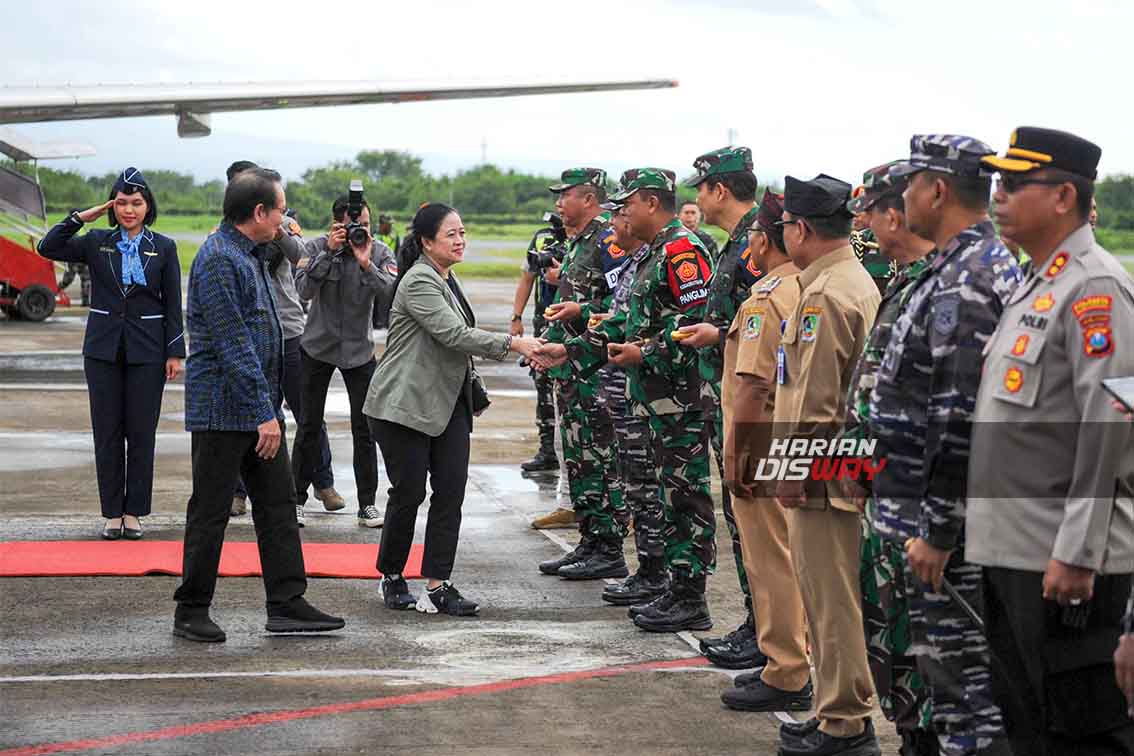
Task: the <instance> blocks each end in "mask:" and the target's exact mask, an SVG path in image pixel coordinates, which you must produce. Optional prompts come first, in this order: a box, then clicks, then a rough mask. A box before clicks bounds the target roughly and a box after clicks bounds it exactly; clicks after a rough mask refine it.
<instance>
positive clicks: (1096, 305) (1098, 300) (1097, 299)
mask: <svg viewBox="0 0 1134 756" xmlns="http://www.w3.org/2000/svg"><path fill="white" fill-rule="evenodd" d="M1113 304H1114V300H1113V299H1111V297H1109V296H1108V295H1106V294H1093V295H1091V296H1089V297H1083V298H1082V299H1076V300H1075V302H1074V303H1073V304H1072V305H1071V312H1073V313H1074V314H1075V317H1076V318H1077V319H1079V320H1082V319H1083V317H1084V316H1085V315H1086V314H1087V313H1089V312H1110V308H1111V306H1112V305H1113Z"/></svg>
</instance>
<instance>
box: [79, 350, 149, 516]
mask: <svg viewBox="0 0 1134 756" xmlns="http://www.w3.org/2000/svg"><path fill="white" fill-rule="evenodd" d="M83 372H84V373H86V376H87V390H88V393H89V395H90V404H91V428H92V429H93V431H94V446H95V470H96V472H97V474H98V497H99V500H100V502H101V503H102V516H103V517H108V518H109V517H121V516H122V515H123V514H129V515H134V516H136V517H145V516H146V515H148V514H149V513H150V505H151V503H152V500H153V489H154V439H155V436H156V435H157V424H158V418H159V417H160V416H161V395H162V392H163V391H164V390H165V363H164V362H153V363H146V364H143V365H129V364H127V363H126V358H125V355H124V354H120V355H119V359H118V360H116V361H114V362H109V361H107V360H96V359H94V358H92V357H87V358H85V359H84V360H83Z"/></svg>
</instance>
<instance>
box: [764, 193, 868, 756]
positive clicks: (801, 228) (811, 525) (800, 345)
mask: <svg viewBox="0 0 1134 756" xmlns="http://www.w3.org/2000/svg"><path fill="white" fill-rule="evenodd" d="M784 186H785V191H784V214H783V220H782V221H781V224H782V225H783V229H784V245H785V247H786V248H787V251H788V254H789V255H790V256H791V259H792V262H794V263H795V264H796V265H797V266H799V268H800V269H801V270H802V271H803V272H802V273H801V274H800V275H799V277H798V279H797V281H798V283H797V284H796V285H797V286H798V287H799V289H800V290H801V294H800V297H799V303H798V304H797V305H796V308H795V311H794V312H793V313H792V315H791V317H790V318H789V319H788V321H787V323H786V325H785V326H784V333H783V337H782V339H781V343H780V346H781V349H780V353H779V356H778V359H777V371H776V372H777V375H776V379H777V381H776V382H777V383H778V384H779V385H778V388H777V395H776V407H775V414H774V418H775V427H774V428H773V433H774V435H775V438H776V439H777V440H783V439H788V440H798V439H804V440H809V441H810V440H820V439H831V438H833V437H834V436H835V435H836V433H837V432H838V430H839V428H840V427H841V426H842V423H843V419H844V418H845V417H846V407H845V404H846V396H847V388H848V387H849V385H850V379H851V374H852V372H853V371H854V366H855V363H856V362H857V360H858V357H859V355H860V354H861V353H862V350H863V347H864V346H865V344H866V340H867V337H868V335H869V333H870V328H871V326H872V325H873V323H874V316H875V314H876V313H877V311H878V303H879V300H880V297H879V294H878V287H877V286H875V285H874V281H873V280H872V279H871V278H870V274H868V273H867V272H866V270H865V269H864V268H863V267H862V264H861V263H859V262H858V259H857V258H856V257H855V254H854V251H853V250H852V249H851V247H850V240H849V235H850V226H851V215H850V213H849V212H848V211H847V208H846V205H847V201H848V200H849V199H850V190H851V186H850V184H848V183H846V182H844V181H839V180H838V179H836V178H832V177H831V176H828V175H826V174H820V175H819V176H816V177H815V178H814V179H812V180H811V181H800V180H799V179H797V178H795V177H793V176H787V177H786V178H785V179H784ZM776 499H777V500H778V501H779V503H780V504H781V505H782V506H784V507H787V508H789V509H790V511H789V513H788V538H789V540H790V542H791V558H792V562H793V565H794V567H795V574H796V577H797V579H798V580H799V588H800V593H801V594H802V596H803V606H804V610H805V612H806V615H807V628H808V635H809V637H810V638H811V654H812V658H813V660H814V663H815V674H816V678H815V698H816V701H815V713H816V719H817V720H818V721H817V722H815V721H813V722H811V723H808V724H804V725H802V726H799V727H793V726H790V725H785V726H784V727H783V728H781V738H782V742H783V745H782V747H781V750H780V753H781V754H784V755H785V756H797V755H799V754H824V755H829V754H844V753H845V754H855V756H859V755H860V754H877V753H880V751H879V750H878V740H877V738H876V737H875V735H874V728H873V726H872V725H871V724H870V717H869V715H870V710H871V703H870V696H871V694H872V692H873V686H872V684H871V678H870V667H869V665H868V663H867V659H866V645H865V643H863V642H862V635H861V628H862V606H861V596H860V591H859V582H858V564H859V539H860V537H861V524H860V521H859V517H860V513H859V511H858V510H857V509H856V508H855V506H854V505H853V504H852V503H850V502H849V501H847V500H846V499H844V498H843V497H842V495H841V492H840V488H839V481H837V480H831V481H810V480H808V481H806V482H804V481H785V480H781V481H779V483H778V484H777V486H776Z"/></svg>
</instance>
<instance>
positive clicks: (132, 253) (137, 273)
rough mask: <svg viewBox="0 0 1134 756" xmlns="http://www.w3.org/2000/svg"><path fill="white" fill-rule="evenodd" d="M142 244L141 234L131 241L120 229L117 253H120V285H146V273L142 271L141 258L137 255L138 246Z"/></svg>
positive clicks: (124, 231) (123, 230) (124, 230)
mask: <svg viewBox="0 0 1134 756" xmlns="http://www.w3.org/2000/svg"><path fill="white" fill-rule="evenodd" d="M143 230H145V229H143ZM141 242H142V232H141V231H139V232H138V235H137V236H135V237H134V238H133V239H131V238H130V237H129V235H128V234H127V233H126V229H122V238H121V239H119V240H118V251H119V252H121V253H122V285H123V286H130V285H132V284H141V285H142V286H145V285H146V273H145V271H144V270H142V258H141V256H140V255H139V254H138V245H139V244H141Z"/></svg>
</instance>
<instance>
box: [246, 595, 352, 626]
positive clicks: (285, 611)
mask: <svg viewBox="0 0 1134 756" xmlns="http://www.w3.org/2000/svg"><path fill="white" fill-rule="evenodd" d="M345 625H346V620H344V619H343V618H342V617H334V616H332V615H330V614H326V613H324V612H321V611H319V610H318V609H316V608H315V607H313V606H311V604H309V603H307V599H305V598H303V597H302V596H297V597H296V598H293V599H292V600H291V601H289V602H288V603H286V604H284V605H283V606H269V607H268V623H267V624H266V625H264V629H265V630H267V631H268V632H269V633H323V632H327V631H328V630H339V629H340V628H342V627H344V626H345Z"/></svg>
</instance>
